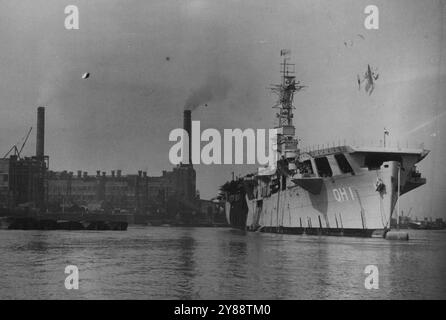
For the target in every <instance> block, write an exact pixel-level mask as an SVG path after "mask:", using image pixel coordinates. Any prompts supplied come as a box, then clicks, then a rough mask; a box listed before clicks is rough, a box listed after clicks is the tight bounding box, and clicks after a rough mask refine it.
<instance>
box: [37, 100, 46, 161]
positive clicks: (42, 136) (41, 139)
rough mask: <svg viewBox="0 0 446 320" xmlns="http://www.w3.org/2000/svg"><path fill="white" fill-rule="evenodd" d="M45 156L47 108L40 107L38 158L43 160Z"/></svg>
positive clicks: (38, 113) (38, 110) (38, 118)
mask: <svg viewBox="0 0 446 320" xmlns="http://www.w3.org/2000/svg"><path fill="white" fill-rule="evenodd" d="M44 154H45V107H38V108H37V138H36V157H37V158H41V159H43V156H44Z"/></svg>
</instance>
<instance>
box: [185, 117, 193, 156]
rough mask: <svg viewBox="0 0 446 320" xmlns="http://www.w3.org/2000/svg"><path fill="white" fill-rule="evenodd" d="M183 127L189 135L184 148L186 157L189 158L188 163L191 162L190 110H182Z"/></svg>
mask: <svg viewBox="0 0 446 320" xmlns="http://www.w3.org/2000/svg"><path fill="white" fill-rule="evenodd" d="M183 121H184V122H183V129H184V130H185V131H186V132H187V134H188V135H189V146H187V147H186V148H185V150H184V151H185V152H186V157H187V159H189V164H192V111H191V110H184V116H183Z"/></svg>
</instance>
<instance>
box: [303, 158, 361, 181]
mask: <svg viewBox="0 0 446 320" xmlns="http://www.w3.org/2000/svg"><path fill="white" fill-rule="evenodd" d="M314 163H315V165H316V170H317V173H318V174H319V176H320V177H332V176H333V175H339V174H346V173H351V174H354V172H353V169H352V167H351V166H350V163H349V162H348V161H347V158H346V157H345V155H344V154H342V153H339V154H335V155H328V156H326V157H319V158H315V159H314ZM301 173H302V174H304V175H305V174H309V175H313V174H314V169H313V165H312V163H311V160H306V161H304V162H303V164H302V166H301Z"/></svg>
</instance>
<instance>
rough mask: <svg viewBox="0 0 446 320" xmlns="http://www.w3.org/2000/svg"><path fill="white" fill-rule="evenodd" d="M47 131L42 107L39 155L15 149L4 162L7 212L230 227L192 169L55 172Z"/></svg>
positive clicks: (1, 205) (0, 201)
mask: <svg viewBox="0 0 446 320" xmlns="http://www.w3.org/2000/svg"><path fill="white" fill-rule="evenodd" d="M184 129H185V130H186V131H187V132H189V133H190V130H191V112H190V110H186V111H185V112H184ZM44 130H45V109H44V107H39V108H38V111H37V141H36V155H35V156H33V157H25V158H22V157H21V156H20V152H19V150H18V148H15V150H16V152H15V154H14V155H10V156H9V157H4V158H3V159H0V210H2V211H3V212H5V211H7V210H12V209H15V208H20V207H22V208H28V210H34V211H38V212H42V213H43V212H46V213H48V212H51V213H73V212H82V213H83V214H84V213H114V212H121V213H128V214H132V215H134V217H135V221H140V222H143V223H144V222H147V221H149V222H150V220H153V221H154V220H156V219H158V220H163V221H177V222H179V221H181V222H183V223H194V222H199V221H201V222H203V221H207V222H223V221H224V214H223V207H222V203H219V202H214V201H207V200H202V199H200V198H199V193H198V192H197V190H196V172H195V169H194V168H193V166H192V165H191V164H179V165H177V166H176V167H174V168H173V169H172V170H171V171H163V172H162V175H161V176H149V175H147V172H145V171H138V172H137V173H135V174H126V175H124V174H122V171H121V170H113V171H111V172H109V173H106V172H104V171H100V170H98V171H96V173H95V174H89V173H88V172H85V171H82V170H78V171H77V172H76V173H74V172H67V171H59V172H56V171H50V170H49V168H48V163H49V157H48V156H45V155H44V141H45V140H44V137H45V132H44ZM28 135H29V134H28ZM189 145H190V144H189ZM22 148H23V147H22ZM22 148H21V149H22Z"/></svg>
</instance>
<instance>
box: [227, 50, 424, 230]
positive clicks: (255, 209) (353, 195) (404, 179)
mask: <svg viewBox="0 0 446 320" xmlns="http://www.w3.org/2000/svg"><path fill="white" fill-rule="evenodd" d="M288 60H289V57H287V56H285V57H284V59H283V62H282V63H281V82H280V84H278V85H275V86H273V87H272V90H273V92H275V93H276V94H277V95H278V98H279V100H278V103H277V104H276V105H275V106H274V107H275V108H277V109H278V112H277V120H278V124H277V126H276V128H277V132H278V134H277V151H278V160H277V164H276V166H275V167H273V168H259V170H258V172H255V173H253V174H249V175H246V176H244V177H241V178H238V179H233V180H232V181H228V182H227V183H225V184H224V185H223V186H222V187H221V191H222V193H223V194H224V198H225V213H226V217H227V220H228V223H229V224H230V225H231V226H233V227H235V228H239V229H244V230H249V231H261V232H277V233H292V234H310V235H336V236H362V237H370V236H372V235H374V234H375V235H376V234H381V235H384V236H385V234H386V233H387V232H388V231H389V229H390V221H391V218H392V214H393V213H394V212H395V211H397V210H396V209H395V206H396V203H397V200H398V199H399V196H401V195H403V194H406V193H408V192H410V191H411V190H413V189H415V188H418V187H420V186H422V185H423V184H425V183H426V179H425V178H423V177H421V174H420V173H419V172H418V170H417V167H416V164H417V163H418V162H420V161H421V160H423V158H425V157H426V156H427V154H428V153H429V151H428V150H425V149H424V148H420V149H409V148H390V147H385V145H384V146H382V147H358V146H351V145H338V146H333V147H328V146H327V147H326V148H322V149H317V150H308V151H305V152H304V151H302V150H301V149H300V148H299V145H298V139H296V137H295V126H294V125H293V109H294V106H293V100H294V94H295V93H297V92H299V91H301V90H302V89H303V88H304V86H303V85H301V83H300V81H297V80H296V77H295V72H294V65H292V64H290V63H289V62H288ZM395 214H396V213H395Z"/></svg>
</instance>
